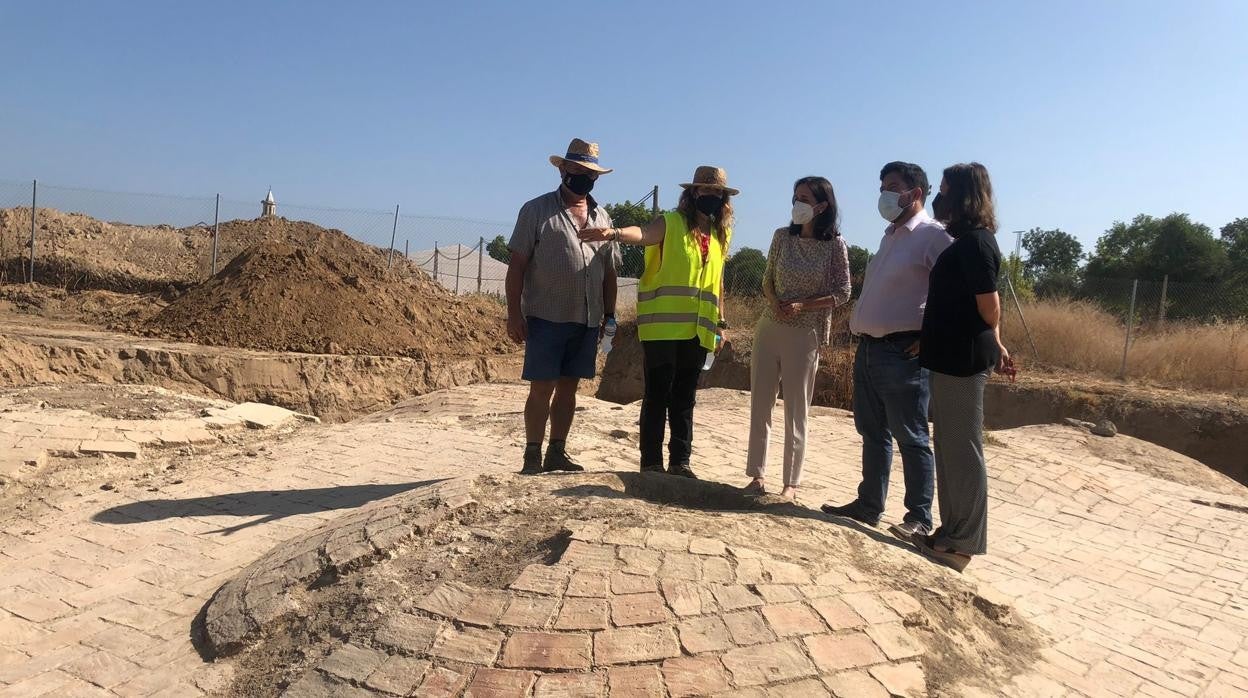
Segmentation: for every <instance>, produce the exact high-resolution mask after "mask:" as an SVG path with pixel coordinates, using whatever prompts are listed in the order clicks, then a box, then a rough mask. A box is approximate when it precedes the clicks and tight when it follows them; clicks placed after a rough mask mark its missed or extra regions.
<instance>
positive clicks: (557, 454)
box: [542, 446, 585, 473]
mask: <svg viewBox="0 0 1248 698" xmlns="http://www.w3.org/2000/svg"><path fill="white" fill-rule="evenodd" d="M542 469H543V470H545V471H546V472H548V473H551V472H555V471H563V472H566V473H581V472H584V471H585V468H583V467H582V466H580V465H577V464H576V463H573V462H572V459H571V458H569V457H568V452H567V451H565V450H563V449H562V448H558V447H555V446H551V447H550V448H548V449H546V462H545V463H543V464H542Z"/></svg>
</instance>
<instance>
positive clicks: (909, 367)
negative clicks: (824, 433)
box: [854, 338, 935, 528]
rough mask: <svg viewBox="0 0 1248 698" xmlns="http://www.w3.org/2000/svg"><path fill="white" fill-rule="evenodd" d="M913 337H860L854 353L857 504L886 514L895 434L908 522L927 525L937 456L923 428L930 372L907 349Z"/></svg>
mask: <svg viewBox="0 0 1248 698" xmlns="http://www.w3.org/2000/svg"><path fill="white" fill-rule="evenodd" d="M913 343H914V339H903V340H899V341H885V340H872V339H867V338H864V339H863V340H862V341H860V342H859V343H858V352H857V354H856V355H855V356H854V426H856V427H857V428H858V433H859V434H861V435H862V484H860V485H858V504H859V506H860V507H861V509H862V512H863V513H864V514H867V515H868V516H871V517H872V518H874V517H878V516H879V515H881V514H883V513H884V500H885V499H886V498H887V497H888V477H889V474H890V473H891V472H892V468H893V438H894V437H895V438H896V439H897V444H898V445H899V446H900V447H901V463H902V468H903V471H904V473H905V481H906V499H905V503H906V516H905V520H906V521H915V522H918V523H921V524H923V525H924V526H927V527H928V528H931V526H932V490H933V484H932V480H933V475H934V473H935V461H934V459H933V458H932V447H931V441H930V440H929V438H928V428H927V400H928V377H927V370H926V369H924V368H921V367H920V366H919V358H918V357H917V356H910V355H909V354H907V353H906V349H907V348H908V347H909V346H910V345H911V344H913Z"/></svg>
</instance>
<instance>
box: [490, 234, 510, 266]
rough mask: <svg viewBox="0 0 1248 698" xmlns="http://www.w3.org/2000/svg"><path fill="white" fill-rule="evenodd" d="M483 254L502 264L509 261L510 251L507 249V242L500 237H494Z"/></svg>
mask: <svg viewBox="0 0 1248 698" xmlns="http://www.w3.org/2000/svg"><path fill="white" fill-rule="evenodd" d="M485 253H486V254H488V255H489V256H491V257H493V258H494V259H497V260H498V261H500V262H503V263H507V262H510V261H511V250H510V249H508V248H507V241H506V240H504V239H503V236H502V235H496V236H495V237H494V239H493V240H490V241H489V242H488V243H487V244H486V246H485Z"/></svg>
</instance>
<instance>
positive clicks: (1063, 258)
mask: <svg viewBox="0 0 1248 698" xmlns="http://www.w3.org/2000/svg"><path fill="white" fill-rule="evenodd" d="M1023 249H1025V250H1027V262H1026V264H1025V266H1024V268H1023V271H1024V275H1025V277H1026V278H1027V280H1028V281H1030V282H1031V283H1032V285H1033V287H1034V290H1035V293H1036V295H1038V296H1044V297H1052V296H1073V295H1075V293H1077V291H1078V288H1079V262H1080V260H1082V259H1083V244H1082V243H1080V242H1079V240H1078V238H1076V237H1075V236H1074V235H1071V234H1070V233H1067V232H1064V231H1061V230H1041V229H1039V228H1032V229H1031V230H1029V231H1027V232H1026V233H1024V234H1023Z"/></svg>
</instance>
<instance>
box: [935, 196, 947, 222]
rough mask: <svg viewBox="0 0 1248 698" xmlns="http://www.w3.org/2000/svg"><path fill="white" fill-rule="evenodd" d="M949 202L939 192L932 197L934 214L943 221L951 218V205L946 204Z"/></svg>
mask: <svg viewBox="0 0 1248 698" xmlns="http://www.w3.org/2000/svg"><path fill="white" fill-rule="evenodd" d="M947 203H948V202H946V201H945V199H944V197H942V196H941V195H940V194H937V195H936V196H935V197H934V198H933V199H932V216H933V217H935V218H936V220H938V221H940V222H941V223H944V222H946V221H948V220H949V211H948V210H947V209H948V208H949V207H948V206H947V205H946V204H947Z"/></svg>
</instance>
